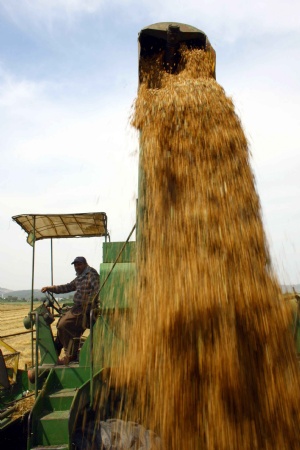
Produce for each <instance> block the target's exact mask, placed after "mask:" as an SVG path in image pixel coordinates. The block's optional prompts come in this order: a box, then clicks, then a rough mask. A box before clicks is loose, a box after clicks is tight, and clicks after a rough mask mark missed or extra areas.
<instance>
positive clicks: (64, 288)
mask: <svg viewBox="0 0 300 450" xmlns="http://www.w3.org/2000/svg"><path fill="white" fill-rule="evenodd" d="M41 291H42V292H46V291H49V292H53V293H54V294H64V293H66V292H73V291H76V284H75V280H73V281H71V282H70V283H67V284H61V285H59V286H44V287H42V289H41Z"/></svg>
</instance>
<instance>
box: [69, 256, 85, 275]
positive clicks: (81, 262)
mask: <svg viewBox="0 0 300 450" xmlns="http://www.w3.org/2000/svg"><path fill="white" fill-rule="evenodd" d="M71 264H74V268H75V272H76V274H77V275H80V274H81V273H82V272H83V271H84V269H85V268H86V267H87V262H86V259H85V258H84V257H83V256H76V258H75V259H74V261H73V262H72V263H71Z"/></svg>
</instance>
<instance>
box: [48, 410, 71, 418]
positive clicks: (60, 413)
mask: <svg viewBox="0 0 300 450" xmlns="http://www.w3.org/2000/svg"><path fill="white" fill-rule="evenodd" d="M69 413H70V411H69V410H66V411H52V412H50V413H48V414H45V415H44V416H42V417H41V421H44V420H62V419H68V418H69Z"/></svg>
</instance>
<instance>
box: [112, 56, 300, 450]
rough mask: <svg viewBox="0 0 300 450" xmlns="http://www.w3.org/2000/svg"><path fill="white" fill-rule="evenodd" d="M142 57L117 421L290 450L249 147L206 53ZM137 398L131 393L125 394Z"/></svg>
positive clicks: (193, 441)
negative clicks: (133, 234)
mask: <svg viewBox="0 0 300 450" xmlns="http://www.w3.org/2000/svg"><path fill="white" fill-rule="evenodd" d="M181 54H182V59H181V63H180V71H179V73H178V74H177V75H170V74H168V73H166V72H165V71H164V69H163V65H162V59H161V58H157V59H149V60H145V61H144V62H143V66H142V74H143V77H142V82H141V84H140V88H139V93H138V98H137V100H136V103H135V111H134V116H133V119H132V123H133V125H134V126H135V127H136V128H137V129H138V130H140V133H141V154H140V171H141V180H142V181H141V183H142V189H141V192H142V196H141V197H140V198H139V205H140V208H141V209H142V210H143V211H144V213H143V215H142V216H141V217H140V218H139V223H138V227H139V230H138V235H139V242H138V256H137V268H138V281H137V308H136V313H135V318H134V321H133V325H132V329H131V330H130V333H128V337H129V345H128V352H127V353H126V355H125V357H124V361H123V363H122V364H121V367H120V368H119V370H118V371H117V375H116V377H117V380H118V382H119V383H120V384H122V383H123V384H124V383H125V385H127V386H128V389H129V386H131V389H132V390H131V391H130V389H129V392H132V395H131V399H130V394H129V400H128V410H127V413H126V418H129V419H130V418H132V419H133V420H139V421H140V422H141V423H142V424H144V425H145V426H147V427H148V428H149V429H151V430H153V431H155V432H156V433H157V434H158V435H159V436H160V437H161V439H162V442H163V445H164V449H167V450H175V449H185V450H195V449H199V450H200V449H205V450H206V449H207V450H212V449H214V450H228V449H232V450H235V449H236V450H240V449H243V450H248V449H249V450H250V449H251V450H255V449H257V450H258V449H259V450H262V449H270V450H271V449H272V450H275V449H278V450H284V449H286V450H287V449H288V450H291V449H295V450H296V449H299V448H300V435H299V430H300V427H299V423H300V411H299V410H300V390H299V369H298V365H297V364H298V363H297V358H296V352H295V346H294V343H293V341H292V335H291V333H290V332H289V329H288V328H289V326H288V324H289V320H290V317H289V315H288V313H287V311H286V310H285V308H284V305H283V303H282V301H281V296H280V289H279V285H278V282H277V280H276V277H275V276H274V274H273V271H272V266H271V262H270V257H269V251H268V245H267V242H266V237H265V234H264V229H263V225H262V219H261V210H260V202H259V198H258V195H257V192H256V188H255V180H254V177H253V174H252V171H251V167H250V164H249V151H248V145H247V141H246V138H245V135H244V132H243V129H242V126H241V123H240V120H239V118H238V117H237V115H236V113H235V111H234V106H233V103H232V101H231V100H230V99H229V98H228V97H226V95H225V93H224V90H223V89H222V87H220V86H219V85H218V83H217V82H216V81H215V80H214V79H213V77H212V69H211V67H212V64H211V59H210V58H211V56H210V54H209V53H205V52H204V51H202V50H187V49H184V48H183V49H182V52H181ZM133 393H134V394H133Z"/></svg>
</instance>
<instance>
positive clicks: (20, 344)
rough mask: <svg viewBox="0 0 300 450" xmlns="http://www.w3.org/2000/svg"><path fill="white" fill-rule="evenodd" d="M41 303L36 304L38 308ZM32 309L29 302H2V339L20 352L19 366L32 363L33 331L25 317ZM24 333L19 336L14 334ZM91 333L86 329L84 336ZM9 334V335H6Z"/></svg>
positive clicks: (0, 309) (54, 330)
mask: <svg viewBox="0 0 300 450" xmlns="http://www.w3.org/2000/svg"><path fill="white" fill-rule="evenodd" d="M38 305H39V303H37V304H35V305H34V308H36V307H37V306H38ZM29 310H30V304H29V303H23V302H20V303H0V339H2V340H4V342H5V343H6V344H8V345H10V346H11V347H13V348H14V349H15V350H16V351H18V352H20V357H19V368H20V369H24V368H25V365H27V366H28V367H30V365H31V333H30V332H28V330H26V329H25V327H24V325H23V319H24V317H26V316H27V314H28V312H29ZM56 323H57V319H56V320H55V321H54V322H53V324H52V332H53V335H54V336H55V335H56ZM18 333H23V334H20V335H18V336H10V335H12V334H18ZM88 333H89V330H86V332H85V333H84V336H86V335H87V334H88ZM6 336H8V337H6Z"/></svg>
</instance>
